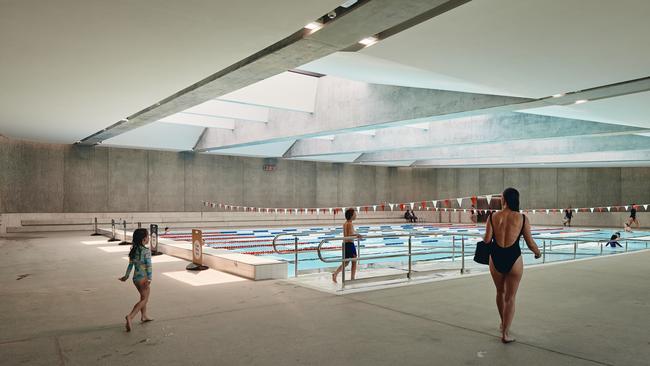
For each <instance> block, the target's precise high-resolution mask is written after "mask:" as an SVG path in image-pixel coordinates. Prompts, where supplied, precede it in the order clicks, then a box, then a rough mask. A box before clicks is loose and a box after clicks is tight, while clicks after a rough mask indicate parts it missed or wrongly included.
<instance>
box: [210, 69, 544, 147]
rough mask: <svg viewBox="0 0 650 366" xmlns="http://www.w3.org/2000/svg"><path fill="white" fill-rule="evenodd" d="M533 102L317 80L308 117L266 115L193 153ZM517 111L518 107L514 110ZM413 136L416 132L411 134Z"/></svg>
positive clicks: (217, 134)
mask: <svg viewBox="0 0 650 366" xmlns="http://www.w3.org/2000/svg"><path fill="white" fill-rule="evenodd" d="M531 101H533V100H532V99H526V98H516V97H506V96H498V95H486V94H473V93H463V92H453V91H446V90H432V89H421V88H409V87H401V86H391V85H379V84H368V83H364V82H359V81H352V80H346V79H340V78H336V77H331V76H328V77H322V78H320V79H319V83H318V90H317V94H316V108H315V111H314V113H313V114H305V113H299V112H293V111H282V110H271V111H270V115H269V123H268V124H266V125H254V126H250V125H244V124H240V125H237V124H236V125H235V129H234V130H233V131H223V130H212V129H211V130H209V131H208V133H207V134H206V135H205V136H204V139H203V141H201V143H200V144H199V149H198V151H200V152H205V151H215V150H221V149H227V148H233V147H242V146H249V145H256V144H263V143H270V142H280V141H285V140H292V139H299V138H309V137H318V136H326V135H331V134H333V133H334V134H336V133H344V132H354V131H363V130H368V129H377V128H386V127H394V126H403V125H407V124H413V123H422V122H428V121H435V120H442V119H448V118H454V117H460V116H464V115H476V114H486V113H495V112H499V111H501V110H502V109H503V108H506V109H512V108H522V109H523V108H528V106H529V104H528V103H529V102H531ZM514 106H518V107H514ZM413 130H415V131H417V129H413Z"/></svg>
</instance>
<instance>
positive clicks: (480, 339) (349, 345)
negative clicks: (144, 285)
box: [0, 233, 650, 366]
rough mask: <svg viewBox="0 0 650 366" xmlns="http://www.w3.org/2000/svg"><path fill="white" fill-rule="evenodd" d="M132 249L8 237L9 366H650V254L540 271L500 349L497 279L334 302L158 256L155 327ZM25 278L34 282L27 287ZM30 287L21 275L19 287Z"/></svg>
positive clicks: (1, 272)
mask: <svg viewBox="0 0 650 366" xmlns="http://www.w3.org/2000/svg"><path fill="white" fill-rule="evenodd" d="M127 250H128V247H118V246H117V245H116V244H114V243H107V242H106V238H102V237H90V236H88V235H87V233H38V234H30V235H27V234H14V235H12V236H10V237H9V239H7V238H0V255H1V258H2V259H1V260H0V298H1V299H2V301H0V324H2V326H1V327H0V364H2V365H20V364H29V365H179V364H186V365H521V364H525V365H527V366H532V365H647V364H648V361H647V360H648V359H650V332H648V329H649V328H650V315H649V314H650V291H648V289H649V288H650V287H649V285H648V280H649V279H650V266H648V262H649V261H650V252H648V251H642V252H637V253H631V254H625V255H616V256H607V257H603V258H597V259H593V260H586V261H579V262H573V263H563V264H557V265H550V266H537V267H530V268H528V269H527V270H526V273H525V275H524V279H523V282H522V284H521V287H520V290H519V296H518V302H517V314H516V316H515V322H514V325H513V331H512V334H513V335H514V336H515V337H517V339H518V342H516V343H514V344H510V345H503V344H501V343H500V342H499V338H498V336H497V334H498V331H497V327H498V323H499V321H498V315H497V313H496V309H495V306H494V304H493V302H494V288H493V285H492V283H491V280H490V278H489V276H487V275H479V276H471V277H464V278H460V279H454V280H448V281H436V282H429V283H421V284H417V285H411V286H404V287H397V288H389V289H382V290H376V291H371V292H364V293H355V294H347V295H343V296H336V295H332V294H328V293H323V292H319V291H314V290H311V289H308V288H305V287H302V286H298V285H296V284H292V283H291V282H289V281H257V282H255V281H249V280H245V279H242V278H239V277H236V276H232V275H229V274H225V273H221V272H217V271H213V270H209V271H204V272H200V273H189V272H187V271H185V269H184V268H185V265H186V264H187V262H185V261H183V260H180V259H177V258H173V257H167V256H161V257H155V258H154V282H153V287H152V296H151V300H150V304H149V313H150V316H152V317H154V318H155V319H156V320H155V321H154V322H152V323H148V324H145V325H140V324H134V330H133V331H132V332H131V333H125V332H124V330H123V321H122V319H123V316H124V315H125V314H126V313H127V312H128V311H129V310H130V307H131V306H132V304H133V303H134V302H135V301H136V299H137V295H136V292H135V290H134V288H133V285H132V284H131V283H130V281H129V282H127V283H122V282H119V281H118V280H117V278H118V277H119V276H121V275H122V274H123V271H124V269H125V268H126V264H127V261H126V259H125V256H126V251H127ZM21 275H27V276H25V277H22V276H21ZM19 278H20V279H19Z"/></svg>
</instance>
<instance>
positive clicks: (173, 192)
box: [0, 138, 650, 213]
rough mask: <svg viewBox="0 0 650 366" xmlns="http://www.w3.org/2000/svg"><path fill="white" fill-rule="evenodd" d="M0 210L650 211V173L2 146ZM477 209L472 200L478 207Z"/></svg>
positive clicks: (22, 144)
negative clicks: (443, 204)
mask: <svg viewBox="0 0 650 366" xmlns="http://www.w3.org/2000/svg"><path fill="white" fill-rule="evenodd" d="M0 153H1V155H0V172H1V174H0V212H4V213H24V212H43V213H47V212H172V211H178V212H189V211H200V210H202V206H201V201H202V200H210V201H215V202H224V203H232V204H237V205H243V206H262V207H286V206H289V207H300V206H303V207H304V206H310V207H330V206H346V205H359V204H365V203H376V202H381V201H390V202H411V201H419V200H422V199H443V198H454V197H458V196H469V195H473V194H481V193H483V194H486V193H497V192H500V191H501V190H503V188H505V187H508V186H513V187H516V188H518V189H519V190H520V192H521V193H522V207H528V208H545V207H564V206H567V205H572V206H574V207H584V206H592V205H618V204H621V205H622V204H629V203H632V202H635V203H647V202H649V201H650V184H648V182H650V168H584V169H550V168H549V169H412V168H386V167H374V166H355V165H349V164H330V163H317V162H306V161H294V160H279V161H278V165H277V169H276V170H275V171H273V172H265V171H263V170H262V165H263V160H262V159H256V158H244V157H231V156H218V155H209V154H191V153H175V152H165V151H147V150H135V149H119V148H107V147H79V146H70V145H54V144H40V143H34V142H25V141H16V140H8V139H4V138H0ZM468 203H469V202H466V204H468Z"/></svg>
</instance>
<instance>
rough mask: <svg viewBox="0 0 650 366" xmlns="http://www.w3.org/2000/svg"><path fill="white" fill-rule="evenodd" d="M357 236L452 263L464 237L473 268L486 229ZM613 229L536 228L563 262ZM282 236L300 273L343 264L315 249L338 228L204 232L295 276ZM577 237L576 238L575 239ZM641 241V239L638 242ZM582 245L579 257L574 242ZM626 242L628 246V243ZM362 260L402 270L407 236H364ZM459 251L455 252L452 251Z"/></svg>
mask: <svg viewBox="0 0 650 366" xmlns="http://www.w3.org/2000/svg"><path fill="white" fill-rule="evenodd" d="M356 230H357V232H359V233H360V234H362V235H389V234H403V235H404V234H405V235H408V233H412V234H413V236H412V242H411V245H412V253H413V254H417V253H418V252H434V253H432V254H425V255H417V256H414V257H413V261H414V262H431V261H440V262H443V261H447V262H448V261H451V260H452V259H453V260H460V258H461V237H460V236H465V238H464V240H465V251H466V252H465V255H466V257H465V262H466V264H467V265H468V266H471V265H472V264H473V263H472V256H473V253H474V248H475V243H476V242H477V241H478V240H481V238H480V235H482V234H483V233H484V229H483V227H478V226H476V225H462V224H461V225H449V224H447V225H445V224H426V225H415V224H413V225H374V226H372V225H371V226H368V225H366V226H357V227H356ZM614 231H615V230H613V229H609V230H606V229H588V228H557V227H555V228H554V227H534V228H533V230H532V233H533V237H534V238H535V240H536V242H537V244H538V246H539V247H540V250H542V249H543V245H544V243H546V256H545V261H546V262H555V261H564V260H571V259H574V257H575V258H583V257H588V256H597V255H600V254H601V242H602V244H604V243H606V242H607V240H608V239H609V238H610V236H611V234H612V233H613V232H614ZM279 234H293V235H296V236H297V237H298V268H299V270H300V271H301V272H309V271H320V270H326V269H327V270H330V269H329V268H331V267H337V266H338V265H339V264H340V263H325V262H323V261H321V260H320V258H318V254H317V252H316V248H317V246H318V244H319V243H320V242H321V240H323V239H329V238H335V237H341V236H342V228H341V227H340V226H339V227H326V226H321V227H288V228H267V229H265V228H259V229H238V230H203V238H204V240H205V244H206V246H209V247H212V248H219V249H228V250H232V251H235V252H239V253H245V254H252V255H257V256H263V257H269V258H274V259H278V260H283V261H286V262H288V267H289V275H290V276H292V275H293V274H294V261H295V254H294V252H293V251H294V248H295V244H294V240H295V239H294V237H293V236H284V237H281V238H279V239H278V241H277V243H278V245H277V247H278V249H279V250H281V251H291V252H290V253H286V254H278V253H275V252H274V251H273V246H272V242H273V238H274V237H275V236H276V235H279ZM191 235H192V234H191V231H183V230H178V231H173V232H171V233H169V234H164V235H161V237H166V238H169V239H175V240H185V241H190V238H191ZM574 239H575V240H574ZM634 239H636V240H634ZM639 239H646V240H647V239H650V232H641V231H636V232H634V233H622V238H621V239H620V240H619V243H621V245H623V246H624V247H623V248H610V247H605V248H603V250H602V254H603V255H605V254H613V253H620V252H624V251H625V246H626V245H627V250H628V251H633V250H640V249H646V248H647V245H648V242H644V241H639ZM576 240H578V243H579V244H578V245H577V247H576V250H575V255H574V243H576ZM626 241H627V243H626ZM358 244H359V247H358V251H359V253H360V257H361V258H362V259H363V257H364V256H370V255H386V254H404V256H399V257H392V258H381V259H368V260H362V261H360V266H361V267H364V266H369V265H374V266H391V264H393V265H395V266H397V267H400V266H403V265H404V264H405V263H406V262H407V260H408V256H407V253H408V236H400V237H388V238H386V237H384V238H364V239H361V240H360V242H359V243H358ZM521 247H522V253H523V258H524V263H527V264H531V263H541V260H535V259H534V258H533V255H532V253H531V252H530V251H529V250H528V249H527V247H526V245H525V243H523V240H522V243H521ZM323 249H325V250H323V256H324V257H325V258H326V259H330V258H332V259H340V258H341V241H340V240H336V241H331V242H328V243H326V244H325V245H324V246H323ZM450 252H454V253H450Z"/></svg>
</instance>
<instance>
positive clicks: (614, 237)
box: [609, 234, 618, 240]
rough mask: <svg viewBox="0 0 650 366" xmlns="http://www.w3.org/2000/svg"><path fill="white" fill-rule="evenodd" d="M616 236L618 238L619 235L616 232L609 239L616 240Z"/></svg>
mask: <svg viewBox="0 0 650 366" xmlns="http://www.w3.org/2000/svg"><path fill="white" fill-rule="evenodd" d="M616 238H618V237H617V236H616V234H614V235H612V237H611V238H609V240H616Z"/></svg>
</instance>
